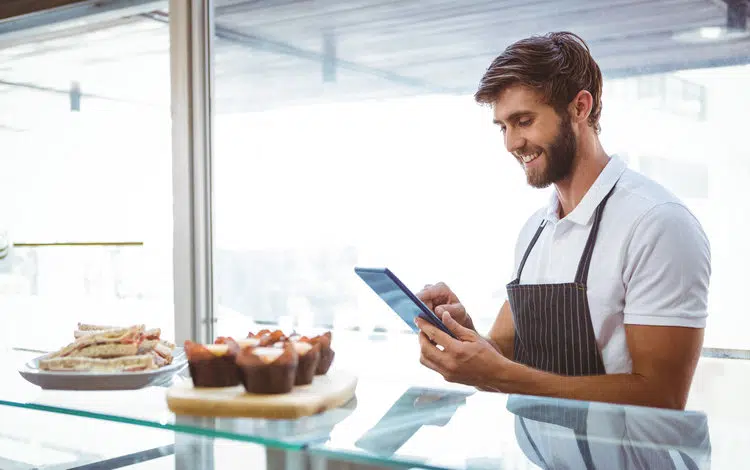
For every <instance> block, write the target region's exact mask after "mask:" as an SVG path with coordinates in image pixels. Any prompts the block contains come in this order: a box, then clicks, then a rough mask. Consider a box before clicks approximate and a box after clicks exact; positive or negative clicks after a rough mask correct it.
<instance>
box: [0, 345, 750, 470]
mask: <svg viewBox="0 0 750 470" xmlns="http://www.w3.org/2000/svg"><path fill="white" fill-rule="evenodd" d="M378 346H379V345H378ZM368 352H371V351H368ZM342 355H343V354H342ZM28 356H29V353H15V355H14V356H13V359H10V357H9V356H6V357H5V360H4V361H3V365H2V370H0V376H1V377H2V383H3V384H4V387H3V391H2V392H0V422H2V423H3V432H2V436H0V459H3V460H0V462H11V463H9V464H7V465H6V466H0V468H10V469H14V470H15V469H16V468H18V469H25V468H77V467H79V466H80V467H81V468H121V467H122V466H123V465H125V464H127V465H135V464H138V465H146V462H145V461H146V460H149V461H150V460H153V462H150V463H148V465H157V464H158V465H161V466H159V467H153V468H179V469H192V468H195V469H199V468H200V469H206V468H234V466H236V465H237V464H238V462H248V461H251V462H253V464H254V465H253V466H252V468H269V469H271V468H284V469H290V470H291V469H307V468H309V469H314V470H319V469H325V468H331V469H340V468H346V469H350V468H373V467H374V468H380V467H397V468H431V469H451V470H459V469H490V468H493V469H494V468H498V469H499V468H503V469H526V468H528V469H532V468H608V469H616V468H617V469H619V468H622V469H639V468H677V469H681V468H688V469H693V468H699V469H703V468H736V465H737V464H738V462H744V457H743V456H744V451H745V449H746V448H747V446H748V444H750V438H749V437H748V436H747V434H746V433H745V432H744V427H745V422H746V418H747V411H746V410H745V409H744V408H738V409H735V410H730V409H728V408H726V407H724V408H722V407H718V406H712V405H711V403H693V404H692V405H693V406H691V409H693V407H694V409H703V410H708V411H692V410H688V411H674V410H660V409H655V408H644V407H634V406H621V405H611V404H604V403H586V402H578V401H569V400H559V399H549V398H541V397H529V396H521V395H505V394H500V393H488V392H481V391H477V390H475V389H472V388H469V387H464V386H458V385H452V384H448V383H444V382H439V381H435V380H432V381H431V380H426V379H427V377H425V376H420V375H419V374H418V373H417V374H414V375H413V377H412V379H411V380H408V379H403V378H396V379H391V380H389V379H388V378H387V377H385V376H384V375H382V374H381V375H378V373H377V372H375V373H372V374H367V372H366V371H364V372H362V375H361V377H360V380H359V383H358V385H357V390H356V395H355V398H354V399H352V400H351V401H349V402H348V403H346V404H345V405H343V406H341V407H339V408H336V409H332V410H329V411H326V412H323V413H320V414H316V415H312V416H306V417H302V418H298V419H284V420H274V419H252V418H210V417H191V416H182V415H175V414H174V413H172V412H171V411H170V410H169V408H168V406H167V401H166V393H167V387H168V386H171V385H174V383H173V384H166V385H165V386H159V387H148V388H144V389H140V390H131V391H91V392H85V391H57V390H40V389H38V388H37V387H35V386H32V385H31V384H28V383H27V382H25V381H24V380H23V379H22V378H21V377H20V376H19V375H18V374H17V371H16V370H15V367H16V366H18V364H20V363H22V361H24V360H28ZM743 362H744V361H735V363H736V364H738V365H740V364H741V363H743ZM739 372H741V370H740V369H735V370H734V373H739ZM182 380H189V378H185V377H179V376H178V377H175V378H174V382H179V381H182ZM725 393H726V391H724V392H722V393H719V395H713V396H711V397H709V396H707V395H702V396H703V398H704V399H707V400H709V401H713V402H718V401H721V399H720V398H721V395H722V394H725ZM3 442H4V443H3ZM31 449H39V451H38V452H37V451H33V452H32V451H31ZM248 459H249V460H248ZM95 461H96V462H99V463H98V464H97V465H98V466H96V467H85V466H84V465H89V464H90V463H92V462H95ZM112 462H115V463H117V465H118V466H117V467H116V466H107V465H113V464H112ZM261 462H263V464H261ZM11 464H12V465H15V466H11ZM24 465H26V466H24ZM263 465H266V467H264V466H263ZM134 468H141V467H134ZM144 468H152V467H144Z"/></svg>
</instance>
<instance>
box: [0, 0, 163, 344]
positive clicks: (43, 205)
mask: <svg viewBox="0 0 750 470" xmlns="http://www.w3.org/2000/svg"><path fill="white" fill-rule="evenodd" d="M132 13H134V12H133V10H132V9H131V10H130V11H129V14H132ZM40 15H41V16H40V17H39V18H40V21H42V20H43V19H44V16H43V15H44V14H40ZM0 58H2V60H1V61H0V62H1V63H2V66H0V142H2V148H3V151H2V153H1V154H0V163H1V164H2V171H1V172H0V173H1V174H2V183H0V233H4V234H6V237H7V239H8V240H9V242H10V243H11V245H10V248H9V251H8V254H7V256H6V257H5V258H4V259H0V312H2V313H1V315H2V316H3V321H4V328H3V331H2V332H1V333H0V347H1V346H11V347H21V348H27V349H38V350H52V349H57V348H59V347H60V346H61V345H64V344H66V342H68V341H70V340H72V338H73V330H74V329H75V327H76V323H77V322H79V321H83V322H89V323H96V324H105V325H112V324H114V325H129V324H134V323H139V322H143V323H146V324H147V325H149V326H152V327H160V328H162V329H163V334H164V337H166V338H171V337H173V333H172V331H173V329H174V314H173V308H172V304H173V301H172V223H171V221H172V193H171V138H170V116H169V99H170V92H169V86H170V79H169V28H168V26H167V25H166V24H165V23H163V22H157V21H154V20H152V19H150V18H147V17H142V16H139V15H135V16H129V17H126V18H112V17H111V16H110V17H109V18H108V19H107V21H106V22H102V21H94V19H92V18H91V17H87V18H85V19H84V20H81V21H77V22H74V24H64V23H63V24H54V25H52V26H50V27H47V28H41V29H40V31H39V34H38V35H36V36H35V37H34V38H32V39H28V38H24V39H23V40H15V39H14V37H13V36H9V37H6V36H4V35H0ZM32 324H33V325H34V327H33V328H32V327H30V326H31V325H32Z"/></svg>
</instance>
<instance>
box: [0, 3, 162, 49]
mask: <svg viewBox="0 0 750 470" xmlns="http://www.w3.org/2000/svg"><path fill="white" fill-rule="evenodd" d="M59 1H65V0H59ZM5 2H6V0H0V4H2V5H5ZM43 2H52V0H42V1H41V2H40V3H43ZM166 5H168V3H167V1H166V0H96V1H94V0H85V1H80V0H79V1H71V0H67V4H66V5H61V6H59V7H58V8H52V9H46V10H41V11H39V10H37V11H34V12H29V13H28V14H24V15H22V16H13V17H2V16H0V40H3V41H7V40H9V39H20V40H25V39H28V40H34V39H36V36H38V35H39V34H40V33H44V32H45V31H48V30H49V28H50V27H51V26H54V27H55V28H56V29H58V30H59V29H61V28H62V29H64V28H65V27H67V26H70V27H78V26H80V23H81V20H85V21H86V22H87V23H88V25H91V26H95V25H96V24H98V23H101V22H107V21H112V20H114V19H121V18H123V17H126V16H134V15H138V14H141V13H144V12H148V11H154V10H158V9H160V8H165V7H166ZM0 11H2V10H0Z"/></svg>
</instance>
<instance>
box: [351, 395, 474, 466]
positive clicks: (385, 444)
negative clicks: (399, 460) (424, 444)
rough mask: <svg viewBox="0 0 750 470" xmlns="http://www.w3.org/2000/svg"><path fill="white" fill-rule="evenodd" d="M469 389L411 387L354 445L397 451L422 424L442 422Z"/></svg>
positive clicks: (383, 451) (374, 450)
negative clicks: (461, 390)
mask: <svg viewBox="0 0 750 470" xmlns="http://www.w3.org/2000/svg"><path fill="white" fill-rule="evenodd" d="M469 395H471V392H458V391H450V390H437V389H428V388H420V387H411V388H409V389H408V390H407V391H406V392H404V393H403V395H401V396H400V397H399V399H398V400H396V402H394V403H393V405H392V406H391V407H390V409H389V410H388V411H387V412H386V413H385V414H384V415H383V417H382V418H380V420H379V421H378V422H377V424H375V426H373V427H372V428H370V429H369V430H368V431H367V432H366V433H365V434H364V435H363V436H362V437H360V438H359V439H357V441H356V442H355V443H354V445H355V446H356V447H358V448H360V449H362V450H365V451H368V452H370V453H372V454H374V455H377V456H380V457H388V456H390V455H393V454H394V453H395V452H396V451H398V449H399V448H401V446H403V445H404V444H405V443H406V442H407V441H408V440H409V439H411V437H412V436H414V434H416V433H417V431H419V430H420V429H421V428H422V426H445V425H446V424H447V423H448V421H450V419H451V417H453V415H454V414H455V412H456V410H458V408H459V407H460V406H462V405H464V404H465V403H466V397H467V396H469Z"/></svg>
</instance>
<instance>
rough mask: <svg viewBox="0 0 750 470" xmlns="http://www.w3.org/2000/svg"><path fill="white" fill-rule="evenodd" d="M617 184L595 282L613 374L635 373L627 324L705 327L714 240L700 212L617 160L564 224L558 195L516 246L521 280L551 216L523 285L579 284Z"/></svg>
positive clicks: (591, 297) (599, 245)
mask: <svg viewBox="0 0 750 470" xmlns="http://www.w3.org/2000/svg"><path fill="white" fill-rule="evenodd" d="M615 184H616V186H615V190H614V191H613V193H612V196H610V198H609V201H608V202H607V206H606V208H605V209H604V213H603V216H602V222H601V224H600V226H599V235H598V237H597V240H596V245H595V246H594V252H593V254H592V260H591V268H590V270H589V276H588V283H587V284H588V285H587V293H588V301H589V310H590V312H591V321H592V324H593V326H594V332H595V335H596V340H597V343H598V344H599V349H600V351H601V352H602V359H603V360H604V367H605V369H606V371H607V373H608V374H617V373H629V372H631V371H632V361H631V358H630V352H629V350H628V347H627V343H626V339H625V328H624V325H625V324H637V325H661V326H685V327H692V328H703V327H705V325H706V317H707V315H708V312H707V304H708V285H709V278H710V274H711V253H710V247H709V242H708V238H707V237H706V235H705V233H704V232H703V228H702V227H701V225H700V223H699V222H698V220H697V219H696V218H695V217H694V216H693V214H692V213H691V212H690V211H689V210H688V209H687V207H685V205H684V204H683V203H682V202H680V200H679V199H677V197H676V196H674V195H673V194H671V193H670V192H669V191H667V190H666V189H665V188H664V187H662V186H661V185H659V184H658V183H656V182H654V181H652V180H650V179H649V178H647V177H645V176H643V175H641V174H640V173H637V172H635V171H632V170H630V169H628V168H627V167H626V165H625V162H624V161H622V160H621V159H620V158H618V157H611V158H610V161H609V163H608V164H607V166H606V167H605V168H604V170H603V171H602V172H601V174H600V175H599V177H598V178H597V179H596V181H595V182H594V185H593V186H592V187H591V188H590V189H589V190H588V192H587V193H586V195H585V196H584V198H583V199H582V200H581V202H580V203H579V204H578V206H576V208H575V209H574V210H573V211H572V212H571V213H570V214H568V215H567V216H566V217H564V218H563V219H562V220H560V219H559V217H558V204H559V201H558V199H557V194H556V193H555V192H554V191H553V194H552V198H551V201H550V204H549V206H548V207H546V208H542V209H540V210H539V211H537V212H536V213H534V214H533V215H532V216H531V217H530V218H529V220H528V221H527V222H526V224H525V225H524V227H523V228H522V229H521V233H520V235H519V237H518V241H517V243H516V250H515V268H514V279H515V276H516V275H517V270H518V266H519V264H520V262H521V259H522V257H523V254H524V252H525V251H526V248H527V246H528V245H529V242H530V241H531V239H532V237H533V236H534V233H535V232H536V230H537V229H538V228H539V225H540V223H541V221H542V220H543V219H546V220H547V221H548V222H547V225H546V226H545V228H544V230H543V232H542V234H541V236H540V237H539V239H538V240H537V242H536V245H534V248H533V249H532V250H531V254H530V255H529V258H528V260H527V261H526V265H525V266H524V269H523V272H522V273H521V279H520V283H521V284H543V283H564V282H573V280H574V278H575V273H576V270H577V269H578V262H579V261H580V259H581V255H582V253H583V248H584V245H585V244H586V239H587V238H588V235H589V231H590V230H591V226H592V224H593V219H594V217H593V216H594V211H595V210H596V207H597V206H598V205H599V203H600V202H601V201H602V199H604V197H605V196H606V195H607V193H608V192H609V190H610V189H612V186H614V185H615Z"/></svg>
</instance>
